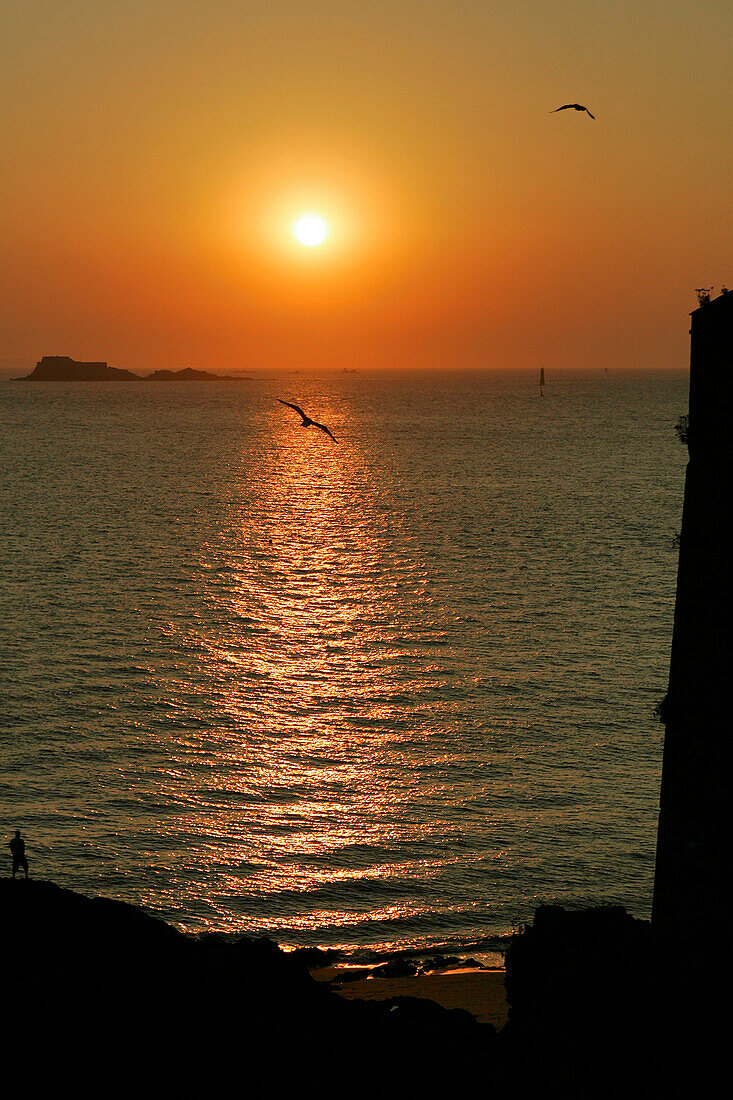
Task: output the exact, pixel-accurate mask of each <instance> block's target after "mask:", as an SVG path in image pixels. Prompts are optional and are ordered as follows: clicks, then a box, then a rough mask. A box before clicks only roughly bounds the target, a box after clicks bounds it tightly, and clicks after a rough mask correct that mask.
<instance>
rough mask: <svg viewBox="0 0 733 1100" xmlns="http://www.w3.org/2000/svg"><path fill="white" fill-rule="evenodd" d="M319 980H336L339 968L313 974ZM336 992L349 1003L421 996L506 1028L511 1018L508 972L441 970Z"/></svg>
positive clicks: (367, 981) (339, 986)
mask: <svg viewBox="0 0 733 1100" xmlns="http://www.w3.org/2000/svg"><path fill="white" fill-rule="evenodd" d="M311 974H312V976H313V977H314V978H315V979H316V981H321V982H323V981H333V979H334V978H335V977H337V975H338V967H333V966H328V967H322V968H320V969H318V970H312V971H311ZM331 988H332V989H333V991H334V993H338V994H339V996H340V997H344V998H345V999H346V1000H348V1001H355V1000H361V1001H385V1000H389V998H390V997H420V998H422V999H423V1000H426V1001H435V1002H436V1003H437V1004H439V1005H442V1006H443V1007H444V1008H463V1009H465V1010H466V1011H467V1012H470V1013H471V1014H472V1015H473V1016H475V1017H476V1019H477V1020H478V1021H479V1022H480V1023H488V1024H493V1025H494V1027H495V1028H497V1030H498V1029H499V1028H502V1027H503V1026H504V1024H505V1023H506V1022H507V1019H508V1016H509V1006H508V1004H507V999H506V988H505V986H504V970H503V969H496V970H465V969H464V970H440V971H435V972H433V973H430V974H418V975H415V976H414V977H407V978H376V977H375V978H362V979H361V980H360V981H356V982H342V983H339V982H334V984H333V985H332V987H331Z"/></svg>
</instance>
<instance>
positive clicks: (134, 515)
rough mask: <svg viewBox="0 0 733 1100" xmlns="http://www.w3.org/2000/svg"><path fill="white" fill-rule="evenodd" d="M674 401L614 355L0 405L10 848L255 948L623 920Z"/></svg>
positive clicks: (89, 390) (676, 395)
mask: <svg viewBox="0 0 733 1100" xmlns="http://www.w3.org/2000/svg"><path fill="white" fill-rule="evenodd" d="M277 398H283V399H285V400H292V401H295V402H296V403H298V404H300V405H302V406H303V408H304V409H306V411H307V412H309V413H310V414H311V415H313V416H316V417H317V419H319V420H321V421H323V422H324V423H326V424H328V425H329V426H330V427H331V429H332V430H333V432H334V435H336V437H337V438H338V443H332V442H331V440H330V439H329V438H328V437H327V436H325V435H324V434H323V433H322V432H319V431H317V430H316V429H314V428H311V429H309V430H304V429H302V428H301V427H300V422H299V418H298V416H297V415H296V414H295V413H294V412H293V411H292V410H290V409H287V408H286V407H284V406H282V405H278V404H277ZM684 400H685V379H684V378H683V377H682V376H680V378H679V379H678V378H677V377H676V376H675V377H674V378H670V379H669V380H665V379H663V378H662V379H660V378H659V377H658V376H648V377H646V376H644V375H643V374H642V375H640V376H639V377H638V378H628V379H627V378H620V377H619V378H614V379H610V380H609V379H608V378H606V377H605V376H603V375H600V376H599V375H595V376H591V375H588V376H582V377H580V378H576V377H575V376H572V377H571V376H568V377H567V379H566V380H565V381H564V382H563V380H562V379H560V380H558V381H555V380H554V379H553V388H552V389H548V393H547V395H546V396H545V397H544V398H543V399H542V401H540V400H539V399H538V395H537V391H536V378H535V376H534V374H533V375H532V378H531V380H529V379H523V378H521V377H520V378H518V377H517V376H511V377H510V376H506V377H502V376H494V375H490V374H480V373H476V374H474V373H465V372H463V373H462V372H456V373H455V374H453V373H450V374H446V375H431V374H428V373H425V374H423V373H419V374H417V375H416V374H407V373H405V374H402V373H400V372H392V373H389V374H387V373H383V374H380V373H377V374H374V375H370V374H366V373H365V374H352V373H345V374H337V375H333V374H331V375H327V374H325V373H324V374H323V375H321V376H318V375H316V374H313V375H296V374H277V375H273V376H272V377H266V378H265V377H263V378H257V379H252V380H241V381H232V382H222V383H217V385H216V386H213V385H212V386H209V385H208V384H207V385H206V387H203V386H201V387H188V386H183V385H181V386H180V387H174V388H169V387H168V386H167V385H166V386H162V385H161V386H160V387H154V386H152V385H151V386H149V387H148V386H144V387H138V386H137V385H135V386H132V387H118V386H115V385H113V384H109V385H107V384H99V386H94V385H92V384H89V386H88V387H79V388H73V389H72V388H69V389H68V390H66V389H59V388H53V390H50V389H48V388H46V389H44V388H43V387H37V388H34V387H31V386H27V387H21V386H7V387H6V388H5V390H2V391H0V403H1V404H2V406H3V415H4V418H5V420H6V421H7V423H8V424H9V426H10V427H9V431H8V432H7V433H6V434H5V435H0V451H2V452H3V455H4V456H5V468H6V469H7V470H8V479H7V482H6V483H5V484H4V486H3V491H4V493H5V495H6V497H7V499H8V505H9V507H8V508H7V509H5V511H4V512H2V513H0V533H2V536H3V537H2V539H0V566H1V567H2V569H4V571H5V573H4V575H6V576H7V577H9V578H16V577H22V601H19V600H18V598H17V596H14V595H13V586H12V585H11V586H10V587H9V588H7V589H6V590H5V592H3V591H0V603H2V601H3V600H4V603H3V609H4V615H5V619H6V622H7V624H8V631H9V635H10V636H12V637H13V638H14V639H15V642H14V645H13V648H12V650H11V651H10V652H8V653H5V654H3V653H0V671H2V672H3V682H4V686H5V690H6V693H7V696H8V725H7V729H4V730H0V742H2V751H3V752H4V753H5V758H6V760H7V768H6V769H5V772H4V776H3V777H0V786H2V787H3V789H2V791H0V794H2V795H3V797H4V798H5V799H6V800H7V804H8V805H12V806H14V807H16V810H15V812H16V813H17V815H18V822H19V824H20V825H21V827H23V829H24V830H27V834H28V837H29V843H32V853H33V857H32V858H33V860H34V866H35V867H37V868H42V869H43V873H44V874H46V875H47V876H48V877H50V878H53V879H54V880H55V881H58V882H59V883H60V884H62V885H65V886H70V887H71V888H73V889H79V890H82V891H83V892H86V893H90V894H95V893H101V894H104V895H106V896H112V897H118V898H120V899H122V900H125V901H131V902H133V903H136V904H142V905H144V906H145V907H147V908H148V909H150V910H151V911H153V912H155V913H157V914H159V915H160V916H162V917H164V918H165V919H167V920H169V921H171V922H172V923H174V924H176V925H178V926H179V927H181V928H185V929H190V930H194V931H197V930H202V929H214V930H217V931H225V932H231V933H234V932H245V933H248V934H259V933H264V934H267V935H270V936H272V937H273V938H274V939H276V940H278V941H279V942H282V943H284V944H306V943H320V944H326V945H337V944H345V945H348V946H351V947H354V948H358V947H364V948H368V947H370V946H376V945H386V944H392V945H400V946H408V945H425V944H426V943H432V944H434V945H436V944H437V945H440V949H441V950H442V949H443V947H450V948H452V947H455V946H457V945H459V944H467V943H473V942H475V941H476V939H477V938H481V937H482V936H484V937H494V936H500V935H502V934H504V933H506V932H507V931H509V930H510V929H511V927H512V924H513V923H515V922H517V921H521V920H524V919H529V917H531V914H532V911H533V909H534V908H535V906H536V905H537V904H539V903H540V902H543V901H547V900H560V901H566V902H567V903H568V904H573V905H576V906H577V905H583V904H598V903H599V902H607V903H609V904H625V905H627V906H629V907H630V908H631V909H632V911H634V912H636V913H638V914H640V915H644V914H645V913H646V912H647V907H648V901H649V898H650V896H651V895H650V891H651V881H652V874H653V866H654V839H655V830H656V812H655V808H656V804H657V798H658V783H659V765H660V749H661V736H660V734H659V730H658V727H657V724H656V723H655V720H654V718H653V706H654V703H655V702H656V701H657V699H658V697H659V694H660V693H661V692H662V691H663V687H664V684H665V682H666V673H667V669H668V659H669V637H670V631H671V614H672V606H673V605H672V601H673V596H674V576H675V574H674V566H675V559H674V552H673V550H672V549H671V540H670V538H669V532H670V531H671V530H673V529H674V526H675V524H676V523H677V522H678V515H677V510H678V507H679V501H680V500H681V485H682V481H683V478H684V454H683V453H681V448H680V447H679V444H678V443H677V441H676V439H675V437H674V433H673V432H671V431H670V430H669V425H670V424H674V422H675V419H676V418H677V417H678V415H679V409H680V408H681V407H684ZM448 414H449V415H448ZM456 425H460V428H461V430H460V431H458V430H457V429H456ZM121 471H122V472H124V476H121ZM660 578H661V580H660ZM19 590H20V589H17V588H16V591H19ZM11 824H12V826H13V827H16V825H15V824H13V823H11Z"/></svg>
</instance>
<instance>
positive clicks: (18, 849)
mask: <svg viewBox="0 0 733 1100" xmlns="http://www.w3.org/2000/svg"><path fill="white" fill-rule="evenodd" d="M8 847H9V848H10V851H11V852H12V853H13V878H15V876H16V875H17V873H18V870H19V868H21V867H22V868H23V870H24V871H25V877H26V878H28V860H27V859H26V858H25V841H24V840H23V837H22V836H21V835H20V829H16V830H15V836H14V837H13V839H12V840H11V841H10V844H9V845H8Z"/></svg>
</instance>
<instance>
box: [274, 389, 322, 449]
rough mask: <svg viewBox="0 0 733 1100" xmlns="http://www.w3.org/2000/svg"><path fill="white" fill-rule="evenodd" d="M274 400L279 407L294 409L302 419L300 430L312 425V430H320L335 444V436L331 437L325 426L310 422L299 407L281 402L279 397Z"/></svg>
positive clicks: (314, 421) (287, 402)
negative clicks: (278, 402)
mask: <svg viewBox="0 0 733 1100" xmlns="http://www.w3.org/2000/svg"><path fill="white" fill-rule="evenodd" d="M276 400H278V401H280V404H281V405H287V406H288V408H289V409H295V411H296V412H297V413H298V415H299V416H302V417H303V423H302V424H301V425H300V426H301V428H310V426H311V425H313V427H314V428H320V429H321V431H322V432H325V433H326V435H330V436H331V439H332V440H333V441H334V443H335V442H336V436H335V435H331V433H330V431H329V430H328V428H327V427H326V425H325V424H319V423H318V421H317V420H311V418H310V417H309V416H306V415H305V413H304V412H303V410H302V409H301V407H300V405H292V404H291V403H290V402H289V401H282V400H281V399H280V398H279V397H278V398H277V399H276Z"/></svg>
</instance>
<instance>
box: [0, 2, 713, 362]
mask: <svg viewBox="0 0 733 1100" xmlns="http://www.w3.org/2000/svg"><path fill="white" fill-rule="evenodd" d="M732 27H733V4H732V3H731V0H705V2H699V0H698V2H694V3H693V2H684V0H643V2H642V3H639V0H633V2H632V0H613V2H608V0H606V2H601V0H599V2H597V3H594V2H591V0H308V2H307V3H306V2H304V0H298V2H296V0H205V2H204V0H122V2H120V3H115V4H113V3H109V2H108V0H22V2H21V0H5V3H4V4H3V12H2V15H1V16H0V57H1V58H2V73H1V76H0V79H1V80H2V101H3V107H2V112H1V117H0V129H1V130H2V161H1V163H0V233H1V236H0V239H1V240H2V253H3V258H2V265H1V269H0V270H1V274H0V280H1V282H0V366H4V367H6V369H7V368H9V367H10V366H16V365H18V366H19V365H27V366H28V367H30V366H32V364H33V363H34V362H35V361H36V360H37V359H39V358H40V357H41V356H42V355H52V354H59V355H63V354H66V355H71V356H73V357H75V358H78V359H95V360H96V359H104V360H107V361H108V362H109V363H111V364H112V365H114V366H118V367H127V368H131V369H145V368H155V367H173V368H177V367H185V366H194V367H202V368H207V369H213V370H226V369H235V370H247V369H248V368H253V369H254V368H256V369H265V370H266V369H273V368H282V367H287V368H297V369H305V368H310V367H317V368H321V367H323V368H337V369H340V368H342V367H350V368H353V367H357V368H368V367H399V366H408V367H419V366H424V367H491V368H494V367H495V368H521V367H524V368H532V369H534V368H535V366H536V365H537V364H539V363H540V362H542V363H544V365H545V367H546V369H548V368H549V369H553V368H565V367H572V368H575V367H609V368H616V367H619V368H629V367H643V366H653V367H684V366H685V365H686V363H687V357H688V340H689V337H688V335H687V329H688V327H689V326H688V323H687V317H686V314H687V313H688V312H689V311H690V310H691V309H693V308H694V306H695V304H696V301H695V295H694V288H696V287H700V286H710V285H714V286H715V287H716V289H717V288H718V287H719V286H720V284H721V283H725V282H726V281H727V280H728V281H731V283H733V263H731V258H732V257H731V241H732V240H733V233H732V232H731V231H732V229H733V219H732V218H731V194H732V193H733V171H732V169H733V155H732V153H731V149H732V148H733V146H732V144H731V113H732V111H731V102H732V100H733V96H732V95H731V92H732V90H733V89H732V81H731V68H730V61H731V46H732V45H733V34H731V29H732ZM568 102H579V103H582V104H587V106H588V107H589V109H590V110H591V111H592V112H593V114H594V115H595V116H596V120H595V121H592V120H591V119H590V118H589V117H588V115H586V114H582V113H579V112H575V111H563V112H560V113H559V114H551V113H550V112H551V110H552V109H553V108H554V107H557V106H559V105H560V104H563V103H568ZM303 214H317V215H319V216H320V217H322V218H323V219H324V220H325V222H326V223H327V225H328V236H327V237H326V239H325V240H324V241H323V242H322V243H321V244H318V245H316V246H314V247H309V246H307V245H302V244H300V243H298V242H297V240H296V238H295V237H294V236H293V233H292V225H293V223H294V222H295V220H296V219H297V218H298V217H299V216H301V215H303Z"/></svg>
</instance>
